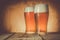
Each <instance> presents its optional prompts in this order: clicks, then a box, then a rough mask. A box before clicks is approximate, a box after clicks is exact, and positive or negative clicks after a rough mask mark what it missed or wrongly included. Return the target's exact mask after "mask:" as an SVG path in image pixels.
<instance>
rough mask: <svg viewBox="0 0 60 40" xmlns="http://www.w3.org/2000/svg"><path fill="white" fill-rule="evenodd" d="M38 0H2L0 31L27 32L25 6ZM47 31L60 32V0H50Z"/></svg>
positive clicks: (0, 4) (0, 2) (0, 1)
mask: <svg viewBox="0 0 60 40" xmlns="http://www.w3.org/2000/svg"><path fill="white" fill-rule="evenodd" d="M36 3H38V2H37V1H36V0H0V33H25V31H26V25H25V19H24V8H25V7H26V6H27V5H28V4H29V5H31V4H36ZM48 8H49V18H48V25H47V32H58V33H60V0H48Z"/></svg>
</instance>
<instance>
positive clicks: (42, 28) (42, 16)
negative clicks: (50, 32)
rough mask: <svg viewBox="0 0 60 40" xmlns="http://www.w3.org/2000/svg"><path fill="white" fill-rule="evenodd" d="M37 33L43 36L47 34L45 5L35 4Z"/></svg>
mask: <svg viewBox="0 0 60 40" xmlns="http://www.w3.org/2000/svg"><path fill="white" fill-rule="evenodd" d="M34 13H35V19H36V25H37V32H38V34H45V33H46V32H47V21H48V10H47V5H46V4H37V5H35V9H34Z"/></svg>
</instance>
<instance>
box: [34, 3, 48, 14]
mask: <svg viewBox="0 0 60 40" xmlns="http://www.w3.org/2000/svg"><path fill="white" fill-rule="evenodd" d="M47 11H48V10H47V4H36V5H35V8H34V13H42V12H47Z"/></svg>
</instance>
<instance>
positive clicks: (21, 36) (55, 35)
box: [0, 33, 60, 40]
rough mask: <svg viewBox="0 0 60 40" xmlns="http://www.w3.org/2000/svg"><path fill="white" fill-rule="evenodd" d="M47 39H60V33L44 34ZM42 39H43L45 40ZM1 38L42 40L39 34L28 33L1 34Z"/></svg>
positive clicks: (9, 39) (8, 39) (0, 39)
mask: <svg viewBox="0 0 60 40" xmlns="http://www.w3.org/2000/svg"><path fill="white" fill-rule="evenodd" d="M43 38H44V39H45V38H46V39H45V40H60V34H59V33H48V34H47V36H43ZM44 39H42V40H44ZM0 40H41V36H39V35H36V34H34V35H26V34H20V33H15V34H0Z"/></svg>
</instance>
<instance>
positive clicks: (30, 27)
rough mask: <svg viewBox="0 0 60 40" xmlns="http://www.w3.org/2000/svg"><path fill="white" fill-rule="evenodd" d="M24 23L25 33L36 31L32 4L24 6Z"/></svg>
mask: <svg viewBox="0 0 60 40" xmlns="http://www.w3.org/2000/svg"><path fill="white" fill-rule="evenodd" d="M24 16H25V24H26V33H27V34H32V33H35V31H36V26H35V19H34V10H33V7H32V6H28V7H25V10H24Z"/></svg>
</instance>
